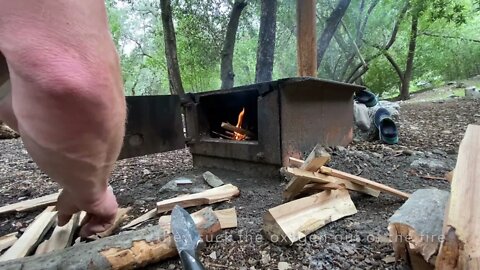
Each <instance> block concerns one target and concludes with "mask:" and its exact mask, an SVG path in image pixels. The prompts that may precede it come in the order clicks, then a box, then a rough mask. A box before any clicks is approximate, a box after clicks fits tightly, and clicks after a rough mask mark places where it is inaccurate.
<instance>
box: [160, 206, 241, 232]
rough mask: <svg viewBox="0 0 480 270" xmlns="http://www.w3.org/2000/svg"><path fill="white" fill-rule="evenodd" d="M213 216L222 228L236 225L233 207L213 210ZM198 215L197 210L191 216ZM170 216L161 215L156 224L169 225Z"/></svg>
mask: <svg viewBox="0 0 480 270" xmlns="http://www.w3.org/2000/svg"><path fill="white" fill-rule="evenodd" d="M213 212H214V213H215V216H217V218H218V221H219V222H220V227H221V228H222V230H223V229H231V228H236V227H237V212H236V210H235V208H229V209H225V210H216V211H213ZM196 215H198V212H195V213H193V214H192V216H196ZM171 220H172V216H170V215H163V216H161V217H160V218H159V219H158V224H160V226H161V227H162V228H163V227H168V228H169V227H170V222H171Z"/></svg>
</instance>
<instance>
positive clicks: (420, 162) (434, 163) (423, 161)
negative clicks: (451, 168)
mask: <svg viewBox="0 0 480 270" xmlns="http://www.w3.org/2000/svg"><path fill="white" fill-rule="evenodd" d="M410 167H412V168H416V169H418V168H422V167H426V168H429V169H439V170H448V165H447V164H446V163H445V162H444V161H442V160H439V159H434V158H419V159H417V160H414V161H413V162H412V163H411V164H410Z"/></svg>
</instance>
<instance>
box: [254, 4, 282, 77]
mask: <svg viewBox="0 0 480 270" xmlns="http://www.w3.org/2000/svg"><path fill="white" fill-rule="evenodd" d="M276 27H277V0H263V1H262V15H261V17H260V33H259V36H258V48H257V66H256V71H255V82H257V83H258V82H266V81H271V80H272V71H273V60H274V57H275V34H276Z"/></svg>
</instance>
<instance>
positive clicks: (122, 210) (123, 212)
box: [97, 207, 132, 238]
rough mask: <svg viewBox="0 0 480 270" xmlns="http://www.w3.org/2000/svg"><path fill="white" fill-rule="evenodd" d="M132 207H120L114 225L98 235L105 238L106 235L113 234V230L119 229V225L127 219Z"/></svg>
mask: <svg viewBox="0 0 480 270" xmlns="http://www.w3.org/2000/svg"><path fill="white" fill-rule="evenodd" d="M131 209H132V208H131V207H128V208H120V209H118V211H117V215H116V216H115V221H114V222H113V225H112V226H111V227H110V228H108V229H107V230H106V231H104V232H101V233H97V235H98V236H99V237H100V238H104V237H107V236H110V235H112V234H113V232H114V231H115V230H116V229H118V227H119V226H120V224H121V223H122V222H123V221H124V220H125V218H126V217H127V214H128V212H130V210H131Z"/></svg>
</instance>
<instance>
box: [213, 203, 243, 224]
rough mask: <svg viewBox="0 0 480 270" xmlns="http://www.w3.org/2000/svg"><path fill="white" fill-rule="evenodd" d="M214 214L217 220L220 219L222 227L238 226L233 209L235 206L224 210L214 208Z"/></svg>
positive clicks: (235, 212)
mask: <svg viewBox="0 0 480 270" xmlns="http://www.w3.org/2000/svg"><path fill="white" fill-rule="evenodd" d="M215 215H217V218H218V220H220V225H221V226H222V229H230V228H236V227H237V226H238V223H237V211H236V210H235V207H233V208H229V209H224V210H216V211H215Z"/></svg>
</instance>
